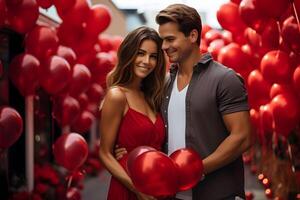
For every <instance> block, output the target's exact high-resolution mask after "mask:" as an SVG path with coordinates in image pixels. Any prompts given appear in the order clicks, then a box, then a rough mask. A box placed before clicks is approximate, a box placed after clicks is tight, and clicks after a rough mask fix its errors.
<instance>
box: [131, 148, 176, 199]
mask: <svg viewBox="0 0 300 200" xmlns="http://www.w3.org/2000/svg"><path fill="white" fill-rule="evenodd" d="M129 170H130V171H129V174H130V175H131V179H132V181H133V184H134V185H135V187H136V188H137V189H138V190H139V191H141V192H143V193H145V194H148V195H152V196H155V197H165V196H173V195H174V194H175V193H176V192H177V190H178V177H177V176H178V174H177V171H176V167H175V164H174V162H173V161H172V160H171V159H170V158H169V157H168V156H167V155H165V154H163V153H162V152H159V151H148V152H145V153H143V154H141V155H140V156H139V157H137V158H136V159H135V161H134V164H133V166H132V168H129Z"/></svg>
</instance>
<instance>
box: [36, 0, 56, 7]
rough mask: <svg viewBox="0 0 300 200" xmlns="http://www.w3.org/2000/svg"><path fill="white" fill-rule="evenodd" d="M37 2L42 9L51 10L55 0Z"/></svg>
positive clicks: (39, 0) (38, 0)
mask: <svg viewBox="0 0 300 200" xmlns="http://www.w3.org/2000/svg"><path fill="white" fill-rule="evenodd" d="M36 2H37V4H38V5H39V6H40V7H42V8H44V9H48V8H50V7H51V6H52V4H53V0H36Z"/></svg>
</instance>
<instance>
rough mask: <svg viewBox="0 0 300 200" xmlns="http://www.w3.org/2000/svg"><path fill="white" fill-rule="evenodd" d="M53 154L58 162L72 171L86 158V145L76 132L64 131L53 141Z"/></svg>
mask: <svg viewBox="0 0 300 200" xmlns="http://www.w3.org/2000/svg"><path fill="white" fill-rule="evenodd" d="M53 154H54V157H55V160H56V162H57V163H58V164H60V165H62V166H63V167H65V168H66V169H68V170H70V171H73V170H76V169H78V168H79V167H80V166H81V165H82V164H83V163H84V162H85V160H86V159H87V156H88V146H87V143H86V141H85V139H84V138H83V137H82V136H81V135H79V134H78V133H64V134H62V135H61V136H60V137H59V138H58V139H57V140H56V141H55V143H54V146H53Z"/></svg>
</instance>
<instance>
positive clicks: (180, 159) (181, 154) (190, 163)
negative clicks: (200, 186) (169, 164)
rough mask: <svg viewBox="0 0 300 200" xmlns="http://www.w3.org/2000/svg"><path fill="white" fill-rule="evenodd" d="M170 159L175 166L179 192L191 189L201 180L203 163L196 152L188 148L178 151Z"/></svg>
mask: <svg viewBox="0 0 300 200" xmlns="http://www.w3.org/2000/svg"><path fill="white" fill-rule="evenodd" d="M170 158H171V159H172V160H173V161H174V163H175V165H176V169H177V175H178V181H179V186H178V188H179V190H180V191H183V190H188V189H191V188H193V187H194V186H195V185H196V184H197V183H198V182H199V181H200V180H201V178H202V176H203V163H202V159H201V158H200V156H199V155H198V153H197V152H196V151H194V150H193V149H189V148H184V149H178V150H176V151H175V152H173V153H172V154H171V155H170Z"/></svg>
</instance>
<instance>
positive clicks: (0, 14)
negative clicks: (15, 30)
mask: <svg viewBox="0 0 300 200" xmlns="http://www.w3.org/2000/svg"><path fill="white" fill-rule="evenodd" d="M5 18H6V4H5V0H0V27H1V26H2V25H3V24H4V21H5Z"/></svg>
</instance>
